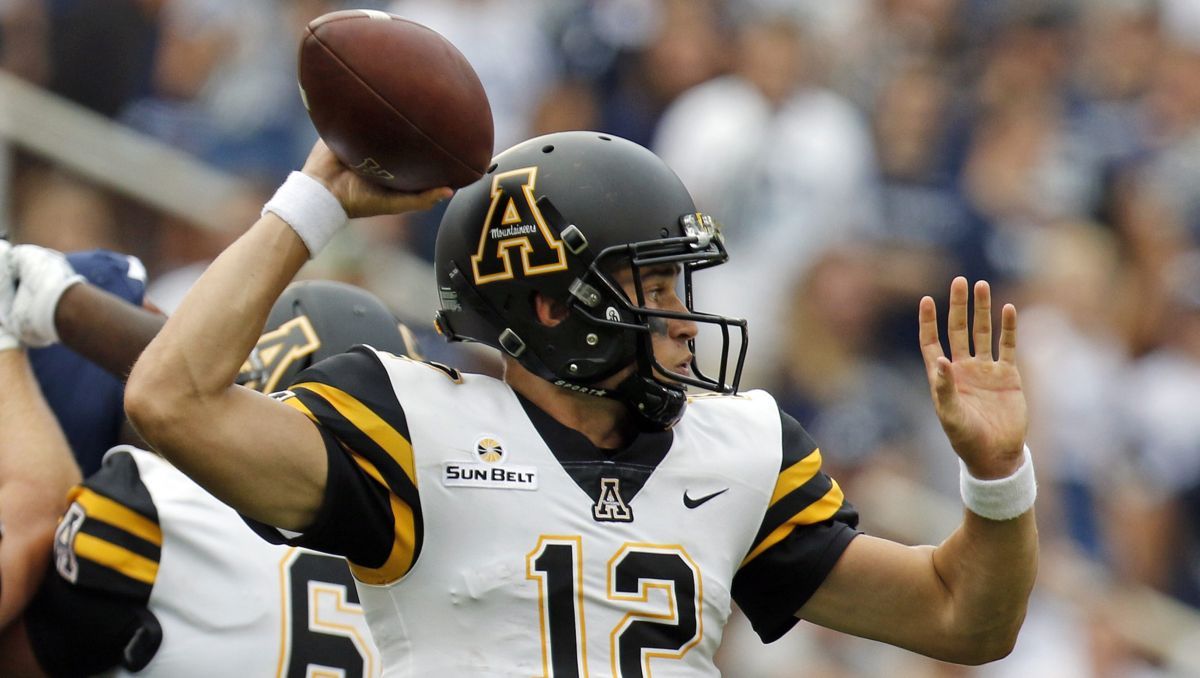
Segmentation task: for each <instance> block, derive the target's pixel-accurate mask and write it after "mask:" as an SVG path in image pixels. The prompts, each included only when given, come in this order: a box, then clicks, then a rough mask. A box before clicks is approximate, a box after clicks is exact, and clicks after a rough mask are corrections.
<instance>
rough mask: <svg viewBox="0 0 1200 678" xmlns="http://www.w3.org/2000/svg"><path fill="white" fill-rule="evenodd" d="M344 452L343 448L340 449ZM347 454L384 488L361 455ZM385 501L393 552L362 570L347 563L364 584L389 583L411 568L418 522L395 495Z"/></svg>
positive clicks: (372, 468)
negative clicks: (391, 522) (389, 510)
mask: <svg viewBox="0 0 1200 678" xmlns="http://www.w3.org/2000/svg"><path fill="white" fill-rule="evenodd" d="M343 449H345V448H343ZM346 451H347V452H349V454H350V457H351V459H353V460H354V463H356V464H358V466H359V468H361V469H362V470H363V471H365V472H366V473H367V475H369V476H371V477H372V478H374V479H375V482H377V483H379V484H380V485H382V486H383V487H384V488H386V487H387V483H386V482H384V480H383V474H381V473H380V472H379V469H377V468H375V465H374V464H372V463H371V462H370V460H368V459H366V458H365V457H363V456H362V455H360V454H358V453H357V452H354V451H352V450H346ZM388 500H389V502H390V503H391V507H392V518H393V520H394V522H395V527H394V528H393V534H394V539H393V541H392V550H391V552H390V553H388V557H387V560H386V561H384V563H383V565H380V566H379V567H375V568H371V567H363V566H361V565H356V564H355V563H349V565H350V572H351V573H352V574H353V575H354V577H355V579H358V580H359V581H361V582H362V583H364V584H372V585H376V586H382V585H384V584H390V583H392V582H394V581H396V580H397V579H399V578H400V577H403V576H404V575H405V574H407V573H408V571H409V570H410V569H412V564H413V555H414V553H415V551H416V547H417V522H416V519H415V518H414V516H413V510H412V507H410V506H409V505H408V504H407V503H405V502H404V501H403V500H401V499H400V498H399V497H397V496H396V494H395V493H393V492H389V493H388Z"/></svg>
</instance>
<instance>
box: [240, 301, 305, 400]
mask: <svg viewBox="0 0 1200 678" xmlns="http://www.w3.org/2000/svg"><path fill="white" fill-rule="evenodd" d="M320 347H321V339H320V338H319V337H317V331H316V330H314V329H313V326H312V322H311V321H309V319H308V316H306V315H302V316H297V317H295V318H292V319H291V320H289V321H287V322H285V323H284V324H282V325H280V326H279V327H278V328H276V329H274V330H271V331H270V332H267V333H265V334H263V335H262V336H261V337H259V338H258V343H257V344H255V345H254V350H253V351H251V352H250V357H249V358H247V359H246V362H245V363H243V364H242V369H241V371H240V372H239V373H238V379H237V383H239V384H241V385H242V386H245V387H247V388H252V389H254V390H256V391H263V392H264V393H269V392H271V391H273V390H275V387H276V386H278V385H279V381H280V379H282V378H283V374H284V372H286V371H287V369H288V367H289V366H291V365H292V364H293V363H295V362H296V361H297V360H300V359H301V358H304V357H306V356H308V355H311V354H312V353H313V352H314V351H316V350H317V349H318V348H320Z"/></svg>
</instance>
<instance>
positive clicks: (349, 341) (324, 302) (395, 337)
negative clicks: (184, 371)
mask: <svg viewBox="0 0 1200 678" xmlns="http://www.w3.org/2000/svg"><path fill="white" fill-rule="evenodd" d="M355 344H368V345H370V346H372V347H373V348H377V349H380V350H382V351H388V352H391V353H396V354H401V355H408V356H411V357H414V358H419V357H420V356H419V354H418V352H417V347H416V341H415V340H414V338H413V335H412V333H411V332H410V331H409V330H408V328H407V327H405V326H404V325H402V324H400V323H399V322H397V320H396V316H395V315H393V314H392V312H391V311H390V310H388V308H387V306H384V304H383V302H382V301H380V300H379V298H378V297H376V296H375V295H373V294H371V293H370V292H368V291H366V290H364V289H361V288H358V287H354V286H353V285H347V284H345V283H340V282H333V281H330V280H307V281H303V282H296V283H292V284H291V285H288V288H287V289H286V290H284V291H283V294H282V295H280V297H279V299H278V300H277V301H276V302H275V305H274V306H272V307H271V313H270V315H268V316H267V325H266V328H265V329H264V330H263V333H262V336H260V337H259V339H258V343H257V344H255V346H254V350H253V351H251V352H250V357H249V358H247V359H246V362H245V364H243V365H242V369H241V372H240V373H239V374H238V379H237V382H238V383H239V384H241V385H243V386H246V387H248V388H252V389H255V390H258V391H262V392H264V393H270V392H272V391H275V390H276V389H278V388H280V387H282V386H287V385H288V384H290V383H291V382H292V380H293V379H294V378H295V376H296V375H297V374H299V373H300V371H301V370H303V369H305V368H307V367H309V366H310V365H312V364H313V363H317V362H320V361H322V360H324V359H325V358H328V357H330V356H334V355H337V354H339V353H344V352H346V351H348V350H350V348H351V347H352V346H354V345H355Z"/></svg>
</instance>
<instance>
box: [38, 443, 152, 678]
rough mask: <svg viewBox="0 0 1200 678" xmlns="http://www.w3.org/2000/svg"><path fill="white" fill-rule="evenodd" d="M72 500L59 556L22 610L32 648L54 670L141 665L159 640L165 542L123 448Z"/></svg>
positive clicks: (62, 524) (57, 540)
mask: <svg viewBox="0 0 1200 678" xmlns="http://www.w3.org/2000/svg"><path fill="white" fill-rule="evenodd" d="M69 499H70V502H71V504H70V506H69V507H68V508H67V511H66V513H65V514H64V515H63V517H62V519H61V520H60V521H59V524H58V530H57V532H56V533H55V537H54V562H53V564H52V565H51V569H50V571H49V572H47V574H46V578H45V579H44V580H43V582H42V585H41V588H40V589H39V590H38V593H37V595H36V596H35V598H34V600H33V601H32V603H31V604H30V606H29V608H28V609H27V610H26V612H25V620H26V624H27V628H28V629H29V637H30V642H31V644H32V646H33V649H34V653H35V655H36V656H37V658H38V662H39V663H40V664H41V665H42V668H43V669H44V670H45V671H46V672H47V673H48V674H50V675H90V674H93V673H97V672H100V671H103V670H107V669H110V668H114V667H117V666H124V667H125V668H127V669H130V670H135V671H136V670H138V669H141V668H142V667H144V666H145V665H146V664H147V663H148V662H149V661H150V659H151V658H152V657H153V656H154V653H155V652H156V651H157V650H158V646H159V644H160V643H161V640H162V630H161V628H160V627H159V624H158V621H157V620H156V619H155V618H154V615H153V614H152V613H151V612H150V610H149V608H148V606H149V601H150V593H151V591H152V590H153V588H154V583H155V581H156V579H157V577H158V567H159V558H160V556H161V554H162V544H163V535H162V529H161V528H160V527H159V522H158V511H157V510H156V509H155V506H154V500H153V498H152V497H151V495H150V492H149V491H148V490H147V489H146V486H145V485H144V484H143V483H142V479H141V474H140V473H139V471H138V466H137V462H136V461H134V459H133V456H132V455H130V454H129V453H128V452H121V451H114V452H110V453H109V454H108V455H106V456H105V458H104V462H103V464H102V465H101V467H100V470H98V471H97V472H96V473H94V474H92V475H91V476H89V477H88V478H87V480H85V481H84V482H83V484H81V485H78V486H76V487H75V488H73V489H72V490H71V494H70V496H69Z"/></svg>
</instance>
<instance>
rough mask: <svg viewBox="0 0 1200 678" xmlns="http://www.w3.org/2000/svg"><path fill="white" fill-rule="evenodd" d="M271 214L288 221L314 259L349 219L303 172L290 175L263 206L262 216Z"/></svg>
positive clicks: (323, 188)
mask: <svg viewBox="0 0 1200 678" xmlns="http://www.w3.org/2000/svg"><path fill="white" fill-rule="evenodd" d="M267 212H272V213H274V214H275V215H276V216H278V217H279V218H280V219H283V220H284V221H285V222H287V225H288V226H291V227H292V230H293V231H295V232H296V235H298V236H300V239H301V240H303V241H304V246H305V247H307V248H308V258H309V259H312V258H313V257H315V256H317V253H319V252H320V251H321V250H322V249H324V247H325V245H327V244H328V243H329V240H330V239H331V238H332V237H333V234H335V233H337V232H338V231H339V230H341V229H342V227H343V226H345V225H346V222H347V221H348V220H349V217H347V216H346V210H344V209H342V204H341V203H340V202H338V199H337V198H335V197H333V194H332V193H330V192H329V189H327V188H325V185H324V184H322V183H321V182H319V181H317V180H316V179H314V178H312V177H310V176H308V175H307V174H304V173H303V172H292V173H291V174H289V175H288V178H287V181H284V182H283V185H282V186H280V187H279V190H277V191H275V195H274V196H272V197H271V199H270V200H268V201H267V204H266V205H263V209H262V213H263V214H264V215H265V214H266V213H267Z"/></svg>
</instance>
